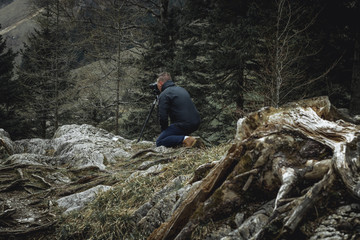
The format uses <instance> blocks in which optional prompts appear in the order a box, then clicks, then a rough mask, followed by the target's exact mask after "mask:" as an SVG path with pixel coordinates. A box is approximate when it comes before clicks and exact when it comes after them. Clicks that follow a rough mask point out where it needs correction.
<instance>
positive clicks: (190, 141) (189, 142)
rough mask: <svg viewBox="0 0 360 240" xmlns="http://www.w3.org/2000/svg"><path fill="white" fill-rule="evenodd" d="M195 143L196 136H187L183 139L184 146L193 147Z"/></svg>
mask: <svg viewBox="0 0 360 240" xmlns="http://www.w3.org/2000/svg"><path fill="white" fill-rule="evenodd" d="M195 144H196V138H194V137H191V136H189V137H187V138H186V139H184V141H183V146H184V147H188V148H191V147H193V146H194V145H195Z"/></svg>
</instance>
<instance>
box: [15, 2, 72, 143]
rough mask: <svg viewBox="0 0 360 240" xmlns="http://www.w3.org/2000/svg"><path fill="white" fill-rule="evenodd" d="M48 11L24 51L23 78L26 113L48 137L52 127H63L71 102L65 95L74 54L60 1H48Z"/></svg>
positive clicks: (40, 132)
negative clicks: (66, 106) (63, 110)
mask: <svg viewBox="0 0 360 240" xmlns="http://www.w3.org/2000/svg"><path fill="white" fill-rule="evenodd" d="M44 9H45V10H44V12H43V13H42V15H41V16H40V18H39V19H38V23H39V26H40V29H39V30H36V31H35V32H34V33H33V34H32V35H31V36H30V37H29V39H28V43H27V44H25V47H24V50H23V51H22V64H21V66H20V73H19V76H20V79H21V81H22V83H23V86H24V89H23V95H22V97H23V101H24V102H25V103H26V105H25V106H24V107H26V108H25V110H26V111H28V112H29V115H30V116H32V118H33V119H35V123H34V124H35V125H37V127H36V128H37V129H38V130H37V134H39V135H40V136H41V137H44V138H45V137H47V136H49V134H48V132H47V129H48V128H49V127H51V128H52V131H54V130H56V129H57V127H58V126H59V121H60V114H61V113H60V106H61V105H63V104H64V102H65V101H66V100H68V99H67V98H68V96H66V95H64V93H65V90H66V89H67V88H69V87H70V86H71V84H70V82H69V81H68V79H69V78H68V74H69V70H70V64H71V62H72V61H73V58H74V56H73V55H74V53H73V51H72V47H71V45H69V44H68V43H69V42H68V34H67V31H66V30H65V25H64V24H63V23H62V22H61V13H60V5H59V1H58V0H54V1H47V2H46V5H45V8H44Z"/></svg>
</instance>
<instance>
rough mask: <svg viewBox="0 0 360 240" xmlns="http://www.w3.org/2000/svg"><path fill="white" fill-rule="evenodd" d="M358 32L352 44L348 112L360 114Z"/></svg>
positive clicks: (359, 49) (359, 45)
mask: <svg viewBox="0 0 360 240" xmlns="http://www.w3.org/2000/svg"><path fill="white" fill-rule="evenodd" d="M359 37H360V36H359V33H357V34H356V39H355V46H354V62H353V73H352V82H351V101H350V113H351V114H354V115H358V114H360V41H359Z"/></svg>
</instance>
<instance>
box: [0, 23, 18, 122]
mask: <svg viewBox="0 0 360 240" xmlns="http://www.w3.org/2000/svg"><path fill="white" fill-rule="evenodd" d="M0 29H1V26H0ZM15 56H16V55H15V54H14V53H13V51H12V50H11V49H8V48H7V47H6V41H5V40H4V39H3V37H2V35H0V106H1V108H0V111H1V112H2V115H4V117H9V115H10V113H11V108H12V107H13V106H14V103H15V102H16V99H17V96H16V95H17V92H16V91H17V89H18V88H17V86H16V84H17V82H16V81H15V80H14V79H13V75H14V73H13V68H14V60H15Z"/></svg>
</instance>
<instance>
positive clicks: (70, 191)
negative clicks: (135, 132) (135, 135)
mask: <svg viewBox="0 0 360 240" xmlns="http://www.w3.org/2000/svg"><path fill="white" fill-rule="evenodd" d="M149 147H150V148H152V149H153V148H154V143H153V142H146V141H143V142H139V143H135V141H130V140H126V139H124V138H122V137H121V136H116V135H114V134H111V133H109V132H107V131H105V130H102V129H99V128H95V127H93V126H90V125H65V126H62V127H60V128H59V129H58V130H57V131H56V133H55V135H54V137H53V138H52V139H24V140H19V141H12V140H11V137H10V136H9V134H8V133H7V132H6V131H4V130H3V129H0V206H1V208H0V239H8V238H9V237H12V238H14V239H26V238H29V239H32V238H34V236H39V234H40V236H41V234H42V232H43V231H45V232H46V231H49V229H52V228H53V226H54V224H55V223H56V222H57V219H58V218H57V214H58V213H59V211H60V212H63V213H69V212H71V211H74V210H79V209H81V208H83V207H85V206H86V205H87V204H88V203H89V202H91V201H92V200H94V199H95V198H96V196H97V195H98V194H100V192H105V191H109V190H110V189H112V186H113V185H114V184H116V183H117V181H118V180H117V179H115V178H114V177H113V173H114V172H115V171H117V170H118V169H115V168H114V165H116V164H118V163H119V162H123V161H128V160H129V159H130V158H131V157H132V156H133V155H134V154H135V153H136V152H137V151H138V149H146V148H149ZM133 148H134V149H133ZM152 151H153V152H155V153H156V152H157V151H161V149H159V150H152ZM150 173H151V172H150V171H149V170H148V174H150ZM35 238H36V237H35ZM40 238H42V237H40Z"/></svg>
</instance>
